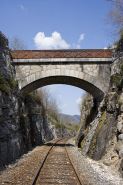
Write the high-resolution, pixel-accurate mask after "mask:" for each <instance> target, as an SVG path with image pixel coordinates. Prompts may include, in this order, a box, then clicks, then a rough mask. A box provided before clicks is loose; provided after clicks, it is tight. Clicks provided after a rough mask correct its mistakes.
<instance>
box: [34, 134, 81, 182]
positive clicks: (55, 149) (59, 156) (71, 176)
mask: <svg viewBox="0 0 123 185" xmlns="http://www.w3.org/2000/svg"><path fill="white" fill-rule="evenodd" d="M68 139H69V138H64V139H60V140H57V141H56V142H55V143H54V144H53V145H52V146H51V147H50V149H49V151H48V152H47V154H46V156H45V158H44V160H43V162H42V164H41V166H40V168H39V169H38V171H37V173H36V176H35V178H34V179H33V181H32V184H31V185H41V184H45V185H46V184H53V185H56V184H64V185H65V184H66V185H82V182H81V179H80V177H79V175H78V173H77V171H76V169H75V167H74V164H73V163H72V161H71V159H70V157H69V155H68V153H67V149H66V144H65V143H66V141H67V140H68Z"/></svg>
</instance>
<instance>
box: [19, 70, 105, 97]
mask: <svg viewBox="0 0 123 185" xmlns="http://www.w3.org/2000/svg"><path fill="white" fill-rule="evenodd" d="M52 84H66V85H72V86H75V87H79V88H81V89H83V90H85V91H87V92H88V93H89V94H91V95H92V96H93V97H94V98H96V99H101V98H102V97H103V96H104V94H105V92H106V91H107V86H106V85H105V84H104V83H103V81H101V80H100V79H98V78H96V77H94V76H92V75H90V74H87V73H83V72H79V71H74V70H68V69H64V70H60V69H59V70H58V69H51V70H47V71H40V72H35V73H33V74H31V75H30V76H27V77H26V78H24V79H22V80H21V81H20V82H19V87H20V90H21V96H22V98H24V97H25V96H26V95H27V94H28V93H30V92H32V91H34V90H36V89H38V88H40V87H43V86H46V85H52Z"/></svg>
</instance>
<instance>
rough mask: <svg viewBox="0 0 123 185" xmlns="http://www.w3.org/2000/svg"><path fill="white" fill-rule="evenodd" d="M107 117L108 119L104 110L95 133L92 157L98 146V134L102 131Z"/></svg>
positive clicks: (91, 151)
mask: <svg viewBox="0 0 123 185" xmlns="http://www.w3.org/2000/svg"><path fill="white" fill-rule="evenodd" d="M105 119H106V111H104V112H103V114H102V116H101V118H100V121H99V124H98V126H97V128H96V131H95V135H94V138H93V140H92V143H91V150H90V158H92V156H93V152H94V149H95V147H96V141H97V134H98V132H99V131H100V129H101V127H102V125H103V123H104V121H105Z"/></svg>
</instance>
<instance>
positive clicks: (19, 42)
mask: <svg viewBox="0 0 123 185" xmlns="http://www.w3.org/2000/svg"><path fill="white" fill-rule="evenodd" d="M8 40H9V48H10V49H11V50H26V49H27V44H26V43H25V41H24V40H23V39H21V38H19V37H18V36H17V35H15V36H14V37H12V38H9V39H8Z"/></svg>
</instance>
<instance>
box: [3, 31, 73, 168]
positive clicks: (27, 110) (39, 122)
mask: <svg viewBox="0 0 123 185" xmlns="http://www.w3.org/2000/svg"><path fill="white" fill-rule="evenodd" d="M14 77H15V68H14V66H13V63H12V59H11V55H10V50H9V48H8V40H7V39H6V37H5V36H4V35H3V34H2V33H1V32H0V167H1V166H3V165H6V164H9V163H10V162H12V161H13V160H15V159H17V158H18V157H19V156H21V155H22V154H23V153H25V152H28V150H31V149H32V147H34V146H37V145H41V144H43V143H44V142H46V141H49V140H51V139H53V138H57V137H62V136H63V137H64V136H69V135H71V134H74V135H75V132H72V131H69V130H67V129H66V128H61V129H60V127H58V128H56V126H55V125H52V124H51V121H50V120H49V119H48V116H47V114H46V113H45V112H44V111H43V107H42V105H41V102H40V101H38V99H33V98H32V97H30V96H27V97H26V99H25V100H22V99H21V97H20V92H19V88H18V83H17V81H16V80H15V78H14ZM62 133H63V134H62Z"/></svg>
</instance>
